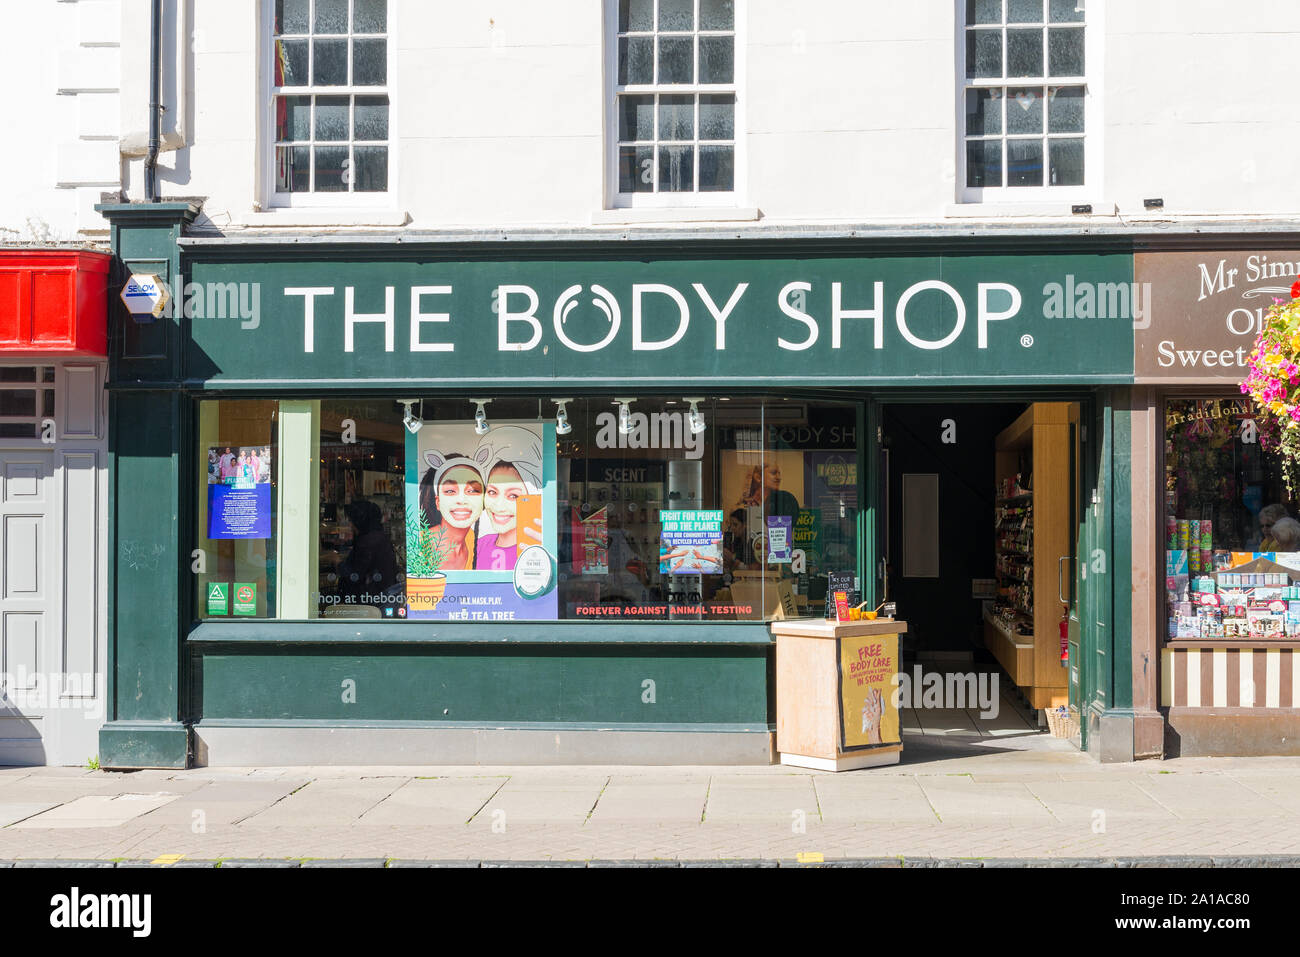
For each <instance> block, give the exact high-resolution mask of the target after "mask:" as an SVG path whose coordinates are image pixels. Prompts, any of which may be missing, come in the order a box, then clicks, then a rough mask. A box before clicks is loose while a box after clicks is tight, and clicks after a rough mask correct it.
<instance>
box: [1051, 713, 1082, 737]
mask: <svg viewBox="0 0 1300 957" xmlns="http://www.w3.org/2000/svg"><path fill="white" fill-rule="evenodd" d="M1046 713H1047V730H1048V731H1050V732H1051V733H1052V737H1054V738H1073V737H1074V736H1075V735H1077V734H1078V733H1079V713H1078V712H1077V711H1074V710H1073V709H1067V708H1064V707H1060V708H1048V709H1047V712H1046Z"/></svg>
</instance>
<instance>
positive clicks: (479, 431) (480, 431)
mask: <svg viewBox="0 0 1300 957" xmlns="http://www.w3.org/2000/svg"><path fill="white" fill-rule="evenodd" d="M470 401H471V402H473V403H474V404H475V405H476V406H478V408H477V409H475V411H474V434H475V435H487V434H488V430H489V429H490V428H492V426H490V425H488V420H487V410H485V409H484V408H483V406H485V405H487V404H488V403H489V402H491V401H492V400H491V399H470Z"/></svg>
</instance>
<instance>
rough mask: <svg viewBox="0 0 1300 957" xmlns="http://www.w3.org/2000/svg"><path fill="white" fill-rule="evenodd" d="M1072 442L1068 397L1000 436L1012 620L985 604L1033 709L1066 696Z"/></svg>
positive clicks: (1001, 576)
mask: <svg viewBox="0 0 1300 957" xmlns="http://www.w3.org/2000/svg"><path fill="white" fill-rule="evenodd" d="M1070 441H1071V439H1070V405H1069V403H1065V402H1036V403H1034V404H1033V405H1031V406H1030V407H1029V408H1028V409H1027V410H1025V412H1024V414H1023V415H1021V416H1020V417H1019V418H1018V419H1017V420H1016V421H1015V422H1014V423H1012V424H1011V425H1010V426H1008V427H1007V428H1006V429H1004V430H1003V432H1002V433H1001V434H1000V435H999V436H998V438H997V440H996V443H995V460H996V482H997V484H996V486H995V491H996V495H995V514H994V521H995V529H996V538H997V542H998V544H997V560H996V561H995V570H996V574H997V583H998V595H999V599H998V604H999V605H1001V606H1002V607H1003V609H1005V610H1006V611H1009V612H1010V620H1009V621H1008V620H1007V618H1006V617H1003V616H1001V615H999V614H997V612H996V611H995V610H993V609H991V608H990V609H987V610H986V611H985V613H984V625H985V627H984V640H985V644H986V645H987V646H988V648H989V650H990V651H991V652H992V653H993V654H994V656H995V657H996V658H997V659H998V662H999V663H1000V664H1001V665H1002V667H1003V668H1005V669H1006V671H1007V674H1008V675H1009V676H1010V677H1011V680H1012V681H1013V682H1014V683H1015V684H1016V685H1017V686H1018V687H1019V688H1020V689H1021V690H1022V691H1023V692H1024V693H1025V696H1026V697H1027V698H1028V699H1029V703H1030V706H1031V707H1034V708H1050V707H1054V706H1056V705H1058V704H1064V703H1065V702H1066V699H1067V685H1066V677H1067V675H1066V669H1065V668H1064V667H1063V666H1062V664H1061V660H1060V632H1059V630H1058V624H1059V622H1060V619H1061V613H1062V604H1061V601H1060V598H1059V594H1058V581H1057V571H1058V567H1059V563H1060V559H1061V558H1063V557H1066V556H1069V555H1070V533H1069V515H1070V499H1069V497H1070V495H1071V489H1072V484H1071V476H1070ZM1017 477H1019V484H1017V481H1016V480H1017ZM1024 486H1028V488H1025V487H1024Z"/></svg>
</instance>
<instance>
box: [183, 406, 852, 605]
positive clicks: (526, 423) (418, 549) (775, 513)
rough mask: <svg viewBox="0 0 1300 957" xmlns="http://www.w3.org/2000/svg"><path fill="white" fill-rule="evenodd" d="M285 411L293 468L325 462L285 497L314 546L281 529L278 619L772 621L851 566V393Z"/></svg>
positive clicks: (822, 601) (817, 594) (816, 598)
mask: <svg viewBox="0 0 1300 957" xmlns="http://www.w3.org/2000/svg"><path fill="white" fill-rule="evenodd" d="M206 404H207V403H205V405H206ZM212 404H213V405H224V404H225V403H212ZM292 404H293V405H295V406H299V407H302V408H303V409H306V410H307V411H306V414H307V415H309V416H310V417H311V421H312V422H313V423H314V425H313V427H312V430H311V432H312V434H311V436H310V442H308V437H307V436H306V434H305V433H303V432H302V431H300V430H295V429H294V425H293V422H294V416H293V415H292V414H290V413H289V412H288V411H287V409H288V406H289V405H290V403H285V406H286V413H285V417H284V420H283V422H282V424H281V431H282V432H284V433H285V434H286V435H288V436H290V438H289V439H288V440H287V441H288V442H289V446H288V447H287V448H286V451H285V452H284V453H283V454H284V455H285V456H286V461H288V462H290V466H289V473H287V474H290V473H294V472H295V470H294V468H293V463H294V462H296V461H297V460H298V458H299V457H302V456H309V457H310V459H311V460H312V461H314V462H315V468H314V469H313V470H312V474H311V477H310V480H309V481H308V480H307V478H306V473H305V472H303V471H302V470H297V472H298V473H299V477H298V478H296V479H293V480H292V481H291V482H290V484H292V485H293V487H292V488H289V487H287V486H286V487H285V488H283V489H282V490H281V491H282V493H283V494H285V495H286V499H285V501H286V502H287V503H294V502H301V503H303V505H305V507H306V508H305V511H309V512H311V513H312V514H314V515H316V516H318V520H317V521H316V522H314V523H313V524H312V527H311V534H310V541H309V542H300V541H297V539H298V538H302V537H303V535H304V534H306V532H305V526H303V527H301V528H299V527H297V526H293V522H292V520H291V518H288V517H287V518H286V519H285V520H284V521H283V522H282V523H281V525H282V526H283V527H282V529H281V531H282V533H283V534H285V535H286V540H285V543H282V552H283V555H282V563H283V564H282V567H281V568H280V569H279V572H280V577H281V579H282V580H283V582H284V585H283V589H282V590H283V592H284V593H283V595H282V597H281V601H280V605H279V611H278V613H277V612H276V610H275V609H274V608H273V607H271V606H267V608H266V609H264V615H265V616H266V617H280V618H282V619H290V618H343V619H376V620H389V621H400V620H405V621H412V620H414V621H420V620H446V621H467V622H468V621H475V622H503V621H547V620H561V619H563V620H575V621H605V622H609V621H620V622H626V621H720V622H725V621H764V620H769V619H772V618H774V617H794V616H808V615H822V614H824V613H825V609H826V592H827V581H828V575H830V574H832V573H834V574H836V575H837V576H838V578H837V580H840V581H843V580H845V577H846V576H848V577H856V574H857V567H858V534H857V526H858V513H859V510H860V500H859V463H858V452H857V449H858V438H859V437H858V435H857V427H858V426H857V421H858V411H859V410H858V406H857V404H856V403H834V402H825V401H820V400H819V401H810V400H801V399H794V398H786V397H777V398H772V397H749V396H739V395H735V396H712V397H686V398H682V397H677V396H646V395H642V396H622V395H602V396H585V397H573V398H561V399H560V400H558V401H557V400H556V399H553V398H551V397H494V398H490V399H480V398H479V397H477V396H470V397H461V396H456V397H447V396H425V397H418V396H417V397H412V398H410V399H403V400H394V399H387V398H385V399H374V398H369V399H327V400H320V401H316V402H296V403H292ZM271 405H274V403H271ZM201 452H205V450H201ZM220 464H221V463H220V457H219V460H218V472H220ZM290 512H295V513H296V512H297V509H296V508H294V509H288V508H286V516H287V515H288V514H289V513H290ZM291 526H293V527H292V529H291V528H290V527H291ZM290 538H292V539H293V540H294V541H293V543H292V544H289V543H288V542H289V539H290ZM298 566H303V567H302V568H299V567H298ZM308 582H309V584H307V585H304V583H308ZM205 617H206V616H205Z"/></svg>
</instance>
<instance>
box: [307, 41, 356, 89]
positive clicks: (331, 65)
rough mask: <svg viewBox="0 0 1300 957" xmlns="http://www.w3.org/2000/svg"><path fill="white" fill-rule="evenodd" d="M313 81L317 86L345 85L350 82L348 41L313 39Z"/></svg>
mask: <svg viewBox="0 0 1300 957" xmlns="http://www.w3.org/2000/svg"><path fill="white" fill-rule="evenodd" d="M312 56H313V57H314V58H315V61H316V62H315V63H314V64H313V66H312V71H313V72H312V81H313V83H315V85H316V86H345V85H346V84H347V82H348V41H347V40H313V41H312Z"/></svg>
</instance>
